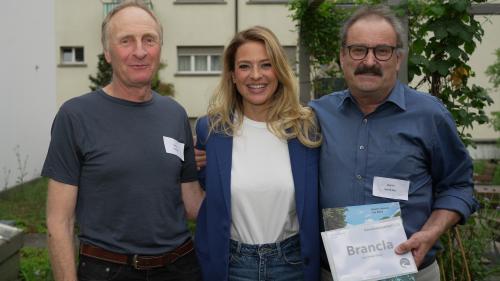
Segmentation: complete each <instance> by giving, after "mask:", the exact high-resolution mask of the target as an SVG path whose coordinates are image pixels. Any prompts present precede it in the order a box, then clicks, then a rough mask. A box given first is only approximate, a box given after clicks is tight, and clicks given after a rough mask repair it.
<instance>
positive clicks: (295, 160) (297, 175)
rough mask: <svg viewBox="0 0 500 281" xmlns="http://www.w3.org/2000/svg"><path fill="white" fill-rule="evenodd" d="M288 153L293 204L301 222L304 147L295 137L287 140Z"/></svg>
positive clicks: (303, 193) (304, 186)
mask: <svg viewBox="0 0 500 281" xmlns="http://www.w3.org/2000/svg"><path fill="white" fill-rule="evenodd" d="M288 153H289V154H290V163H291V165H292V174H293V183H294V186H295V205H296V209H297V217H298V219H299V223H300V222H302V214H303V213H304V200H305V197H306V196H305V195H306V194H305V193H306V166H305V163H306V157H307V153H306V149H305V148H304V146H302V145H301V144H300V142H299V141H298V140H297V139H291V140H289V141H288Z"/></svg>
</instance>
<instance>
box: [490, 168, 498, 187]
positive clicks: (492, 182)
mask: <svg viewBox="0 0 500 281" xmlns="http://www.w3.org/2000/svg"><path fill="white" fill-rule="evenodd" d="M491 184H493V185H500V165H497V166H496V168H495V173H494V174H493V179H492V180H491Z"/></svg>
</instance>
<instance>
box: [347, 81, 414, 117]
mask: <svg viewBox="0 0 500 281" xmlns="http://www.w3.org/2000/svg"><path fill="white" fill-rule="evenodd" d="M346 100H350V101H351V102H352V103H354V104H356V105H357V102H356V99H355V98H354V97H353V96H352V94H351V91H350V90H349V89H347V90H344V91H343V92H342V97H341V99H340V103H339V104H338V106H337V107H338V109H342V108H343V107H344V104H345V103H346ZM389 102H390V103H393V104H395V105H396V106H397V107H399V108H401V109H402V110H405V111H406V101H405V95H404V85H403V84H402V83H401V82H399V80H398V81H396V85H394V88H392V90H391V93H390V94H389V97H388V98H387V99H386V100H385V101H384V102H383V103H382V104H385V103H389ZM382 104H381V105H382Z"/></svg>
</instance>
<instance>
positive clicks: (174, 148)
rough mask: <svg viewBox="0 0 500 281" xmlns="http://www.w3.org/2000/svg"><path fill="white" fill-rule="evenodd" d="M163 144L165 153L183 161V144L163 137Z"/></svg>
mask: <svg viewBox="0 0 500 281" xmlns="http://www.w3.org/2000/svg"><path fill="white" fill-rule="evenodd" d="M163 144H164V145H165V151H166V152H167V153H170V154H173V155H175V156H177V157H179V158H180V159H181V160H182V161H184V144H183V143H182V142H178V141H177V140H175V139H173V138H169V137H163Z"/></svg>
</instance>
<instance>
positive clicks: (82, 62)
mask: <svg viewBox="0 0 500 281" xmlns="http://www.w3.org/2000/svg"><path fill="white" fill-rule="evenodd" d="M55 1H56V12H55V14H56V19H55V22H56V46H57V50H56V52H57V55H56V57H57V58H58V59H59V61H58V62H57V105H58V106H60V105H61V104H62V103H63V102H64V101H66V100H68V99H70V98H72V97H75V96H78V95H81V94H83V93H86V92H88V91H90V90H89V85H90V80H89V78H88V76H89V75H93V76H95V74H96V72H97V62H98V59H97V55H98V54H100V53H102V47H101V44H100V34H101V30H100V28H101V27H100V24H101V22H102V20H103V18H104V16H105V15H106V12H107V11H109V10H110V9H111V8H112V7H113V5H116V2H118V1H103V0H101V1H99V0H55ZM149 3H150V5H151V7H152V8H153V10H154V12H155V13H156V15H157V16H158V18H159V19H160V21H161V22H162V25H163V28H164V44H163V48H162V62H163V63H164V64H166V65H167V66H166V67H165V68H163V69H162V70H161V71H160V79H161V80H162V82H166V83H172V84H174V87H175V97H174V98H175V99H176V100H177V101H178V102H179V103H180V104H182V105H183V106H184V107H185V108H186V110H187V112H188V115H189V116H190V117H193V118H195V117H199V116H201V115H203V114H205V112H206V108H207V105H208V100H209V97H210V95H211V94H212V91H213V89H214V88H215V86H216V84H217V82H218V79H219V76H220V70H221V66H222V65H221V64H222V60H221V55H222V51H223V49H224V46H225V45H227V43H228V42H229V40H231V38H232V37H233V35H234V34H235V32H236V31H239V30H243V29H245V28H248V27H250V26H253V25H263V26H266V27H268V28H270V29H271V30H273V31H274V32H275V33H276V35H277V36H278V38H279V40H280V41H281V43H282V44H283V45H284V46H285V49H286V50H287V53H289V54H290V63H292V64H293V63H295V61H296V59H295V54H296V45H297V32H296V31H295V26H294V23H293V22H292V20H291V18H290V17H289V11H288V7H287V4H286V3H287V1H283V0H268V1H266V0H259V1H252V0H227V1H221V0H209V1H207V0H205V1H203V0H197V1H193V0H152V1H150V2H149Z"/></svg>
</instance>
